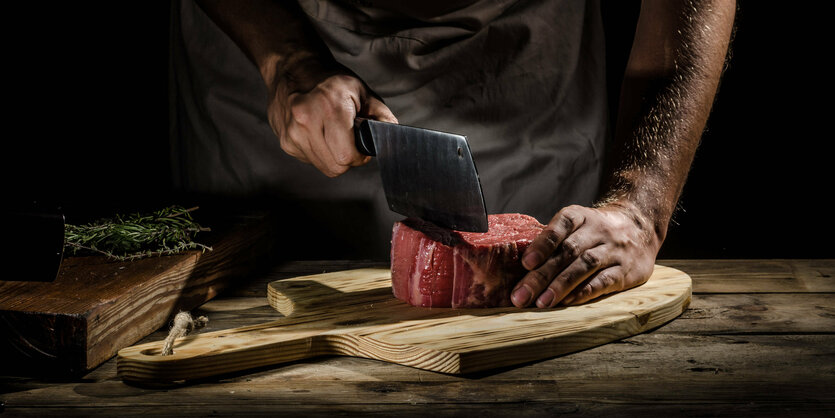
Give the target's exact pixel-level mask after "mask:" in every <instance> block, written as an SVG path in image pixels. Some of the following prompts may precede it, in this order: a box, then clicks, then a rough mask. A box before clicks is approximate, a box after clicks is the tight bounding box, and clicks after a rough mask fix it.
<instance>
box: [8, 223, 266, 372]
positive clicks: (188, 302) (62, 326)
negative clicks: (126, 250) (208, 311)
mask: <svg viewBox="0 0 835 418" xmlns="http://www.w3.org/2000/svg"><path fill="white" fill-rule="evenodd" d="M270 222H271V221H270V219H269V217H268V215H267V214H266V213H261V212H259V213H247V214H245V215H240V216H239V215H223V216H221V217H218V219H217V220H216V221H210V222H209V223H207V224H206V225H210V226H212V228H213V232H212V233H211V234H210V236H209V238H208V239H209V240H208V241H206V239H207V238H206V237H199V238H202V240H201V242H205V243H207V244H209V245H211V246H212V247H213V250H212V251H207V252H202V251H187V252H184V253H182V254H177V255H171V256H165V257H151V258H146V259H141V260H136V261H126V262H118V261H112V260H109V259H107V258H105V257H103V256H91V257H70V258H66V259H64V261H63V262H62V264H61V269H60V270H59V273H58V278H57V279H55V281H53V282H28V281H19V280H14V279H15V278H16V275H24V274H26V273H27V272H26V271H25V270H23V271H15V269H11V268H7V269H6V270H4V272H3V273H2V275H0V358H2V359H3V360H2V365H1V366H0V374H15V375H49V376H66V375H78V374H82V373H84V372H86V371H88V370H90V369H92V368H94V367H96V366H98V365H99V364H101V363H102V362H104V361H106V360H108V359H109V358H111V357H113V355H115V354H116V352H117V351H118V350H119V349H120V348H123V347H126V346H128V345H130V344H133V343H135V342H136V341H138V340H139V339H141V338H143V337H145V336H146V335H148V334H150V333H152V332H153V331H155V330H157V329H159V328H160V327H162V326H164V325H165V323H166V322H167V321H169V320H170V318H171V317H172V316H173V315H175V314H176V313H177V312H178V311H179V310H190V309H192V308H194V307H196V306H199V305H201V304H203V303H204V302H206V301H208V300H210V299H212V298H213V297H214V296H215V295H217V293H218V292H219V291H221V290H222V289H224V288H225V287H227V286H229V285H231V284H232V283H234V282H235V281H236V280H240V279H241V278H242V277H244V276H246V275H248V274H250V273H251V272H252V271H253V270H254V269H255V268H256V267H257V266H258V263H260V262H261V261H263V260H265V259H267V257H266V255H267V254H268V252H269V249H270V243H271V242H272V241H273V240H272V239H271V238H270V232H271V229H270V226H271V224H270ZM4 279H8V280H4Z"/></svg>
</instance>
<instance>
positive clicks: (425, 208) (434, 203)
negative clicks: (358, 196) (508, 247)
mask: <svg viewBox="0 0 835 418" xmlns="http://www.w3.org/2000/svg"><path fill="white" fill-rule="evenodd" d="M354 134H355V136H356V142H357V149H358V150H359V151H360V152H362V153H363V154H365V155H371V156H376V157H377V160H378V163H379V165H380V175H381V177H382V179H383V188H384V190H385V193H386V200H387V201H388V204H389V208H391V210H392V211H394V212H397V213H400V214H402V215H406V216H414V217H419V218H421V219H424V220H427V221H430V222H432V223H435V224H437V225H440V226H443V227H446V228H451V229H456V230H459V231H470V232H487V209H486V208H485V204H484V195H483V194H482V191H481V182H480V181H479V179H478V171H477V170H476V167H475V163H474V162H473V157H472V154H471V152H470V146H469V144H468V143H467V138H466V137H464V136H462V135H456V134H451V133H447V132H439V131H433V130H430V129H423V128H415V127H412V126H404V125H398V124H393V123H386V122H379V121H374V120H368V119H359V118H358V119H357V120H356V123H355V124H354Z"/></svg>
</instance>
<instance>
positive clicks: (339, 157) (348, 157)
mask: <svg viewBox="0 0 835 418" xmlns="http://www.w3.org/2000/svg"><path fill="white" fill-rule="evenodd" d="M333 159H334V161H336V163H337V164H338V165H339V166H340V169H341V168H342V166H348V165H351V163H353V162H354V155H353V154H351V153H349V152H344V151H343V152H337V153H335V154H334V155H333ZM342 173H344V171H342ZM342 173H340V174H342Z"/></svg>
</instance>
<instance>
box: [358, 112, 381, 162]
mask: <svg viewBox="0 0 835 418" xmlns="http://www.w3.org/2000/svg"><path fill="white" fill-rule="evenodd" d="M354 140H355V142H356V144H357V150H359V152H360V153H362V154H364V155H370V156H372V157H375V156H377V149H376V148H374V138H372V137H371V125H370V124H369V123H368V119H365V118H356V119H354Z"/></svg>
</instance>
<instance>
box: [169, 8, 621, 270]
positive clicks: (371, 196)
mask: <svg viewBox="0 0 835 418" xmlns="http://www.w3.org/2000/svg"><path fill="white" fill-rule="evenodd" d="M388 3H391V4H388ZM400 3H414V4H420V6H419V7H418V6H411V7H412V8H414V9H415V10H410V6H403V5H402V4H400ZM436 3H437V4H436ZM299 4H300V5H301V7H302V9H303V11H304V13H305V15H306V16H302V18H305V17H306V18H307V19H309V21H310V22H311V23H312V24H313V26H314V27H315V29H316V31H317V32H318V33H319V35H320V36H321V37H322V39H323V40H324V42H325V43H326V44H327V46H328V47H329V48H330V50H331V52H332V53H333V55H334V57H335V58H336V60H337V61H339V62H340V63H341V64H343V65H345V66H346V67H348V68H350V69H351V70H352V71H354V72H355V73H356V74H357V75H358V76H359V77H360V78H362V79H363V81H365V82H366V84H367V85H368V86H369V87H370V88H371V89H373V90H374V91H375V92H376V93H377V94H379V95H380V96H381V97H382V98H383V100H384V101H385V103H386V104H387V105H388V106H389V107H390V108H391V110H392V112H393V113H394V114H395V116H397V118H398V119H399V121H400V122H401V123H403V124H407V125H413V126H421V127H426V128H432V129H438V130H443V131H450V132H456V133H460V134H463V135H466V136H467V138H468V140H469V142H470V147H471V149H472V151H473V156H474V159H475V163H476V166H477V168H478V171H479V176H480V178H481V182H482V187H483V189H484V196H485V201H486V203H487V210H488V213H505V212H521V213H526V214H529V215H532V216H534V217H536V218H537V219H539V221H540V222H543V223H545V222H547V221H548V220H549V219H550V218H551V217H552V216H553V215H554V214H555V213H556V212H557V211H558V210H559V209H560V208H562V207H564V206H566V205H569V204H574V203H577V204H584V205H588V204H590V203H591V202H592V201H593V199H594V198H595V197H596V196H597V193H598V187H599V181H600V175H601V170H602V163H603V155H604V144H605V142H606V141H605V139H606V136H607V135H608V126H607V123H608V122H607V121H608V119H607V118H608V116H607V114H606V112H607V108H606V83H605V71H604V69H605V62H604V43H603V31H602V24H601V19H600V13H599V4H598V3H597V2H596V1H588V2H587V1H580V0H571V1H553V0H551V1H524V0H518V1H509V0H446V1H437V0H432V1H422V2H395V1H390V2H385V1H375V0H355V1H347V0H346V1H335V0H331V1H316V0H299ZM173 13H174V16H173V17H174V19H173V21H172V37H171V38H172V49H171V53H172V60H171V63H172V66H171V74H172V100H173V101H172V112H173V114H172V118H171V120H172V124H174V127H173V130H172V171H173V173H174V181H175V183H176V184H175V185H176V186H177V187H178V188H180V189H182V190H186V191H193V192H199V193H210V194H215V195H231V196H240V195H261V196H264V195H267V196H271V198H272V199H274V200H275V201H276V202H277V203H278V204H280V205H281V206H282V207H285V208H288V211H290V212H293V211H296V212H298V213H301V214H304V215H305V216H307V217H308V218H310V219H308V220H307V221H309V222H313V223H317V225H318V226H319V228H320V229H321V230H325V231H327V233H328V234H331V236H330V237H327V238H325V239H324V241H322V240H319V244H318V247H319V248H315V249H313V248H312V249H311V254H299V255H297V256H299V257H302V258H317V257H318V258H321V257H322V256H323V255H327V254H329V252H328V251H329V250H328V248H322V247H323V246H324V247H332V248H330V250H332V251H331V252H332V253H333V255H334V256H346V257H367V258H378V259H379V258H385V257H386V256H387V253H388V250H389V243H390V239H391V226H392V224H393V223H394V221H396V220H399V219H401V218H402V216H400V215H398V214H396V213H393V212H391V211H390V210H389V209H388V206H387V204H386V202H385V196H384V194H383V192H382V185H381V183H380V179H379V174H378V171H377V167H376V162H375V161H373V159H372V162H371V163H370V164H368V165H366V166H363V167H360V168H354V169H351V170H349V172H348V173H346V174H344V175H342V176H340V177H338V178H335V179H329V178H327V177H326V176H324V175H323V174H320V173H319V172H318V171H317V170H316V169H315V168H314V167H313V166H310V165H307V164H303V163H300V162H298V161H296V160H295V159H293V158H292V157H290V156H288V155H286V154H284V152H283V151H281V149H280V147H279V142H278V139H277V138H276V137H275V134H274V133H273V132H272V130H271V129H270V127H269V124H268V123H267V119H266V115H265V110H266V108H267V94H266V88H265V87H264V85H263V81H262V80H261V77H260V75H259V74H258V72H257V70H256V69H255V66H254V65H253V64H252V63H250V62H249V61H248V60H247V58H246V57H245V56H244V54H243V53H242V52H241V51H240V50H239V49H238V48H237V46H236V45H235V44H234V43H233V42H232V41H231V40H230V39H229V38H228V37H227V36H226V35H225V34H224V33H223V32H222V31H221V30H220V29H218V28H217V27H216V26H215V25H214V24H213V22H211V20H210V19H208V17H206V16H205V15H204V14H203V13H202V11H201V10H200V9H199V7H197V6H196V5H194V4H193V3H192V2H191V1H188V0H184V1H183V2H182V3H181V4H176V3H175V5H174V7H173ZM276 24H280V22H277V23H276ZM288 216H289V217H290V218H291V219H292V218H293V217H294V216H298V215H297V214H295V213H294V214H290V215H288ZM296 223H298V222H296ZM313 245H314V246H316V244H315V243H313Z"/></svg>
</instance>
